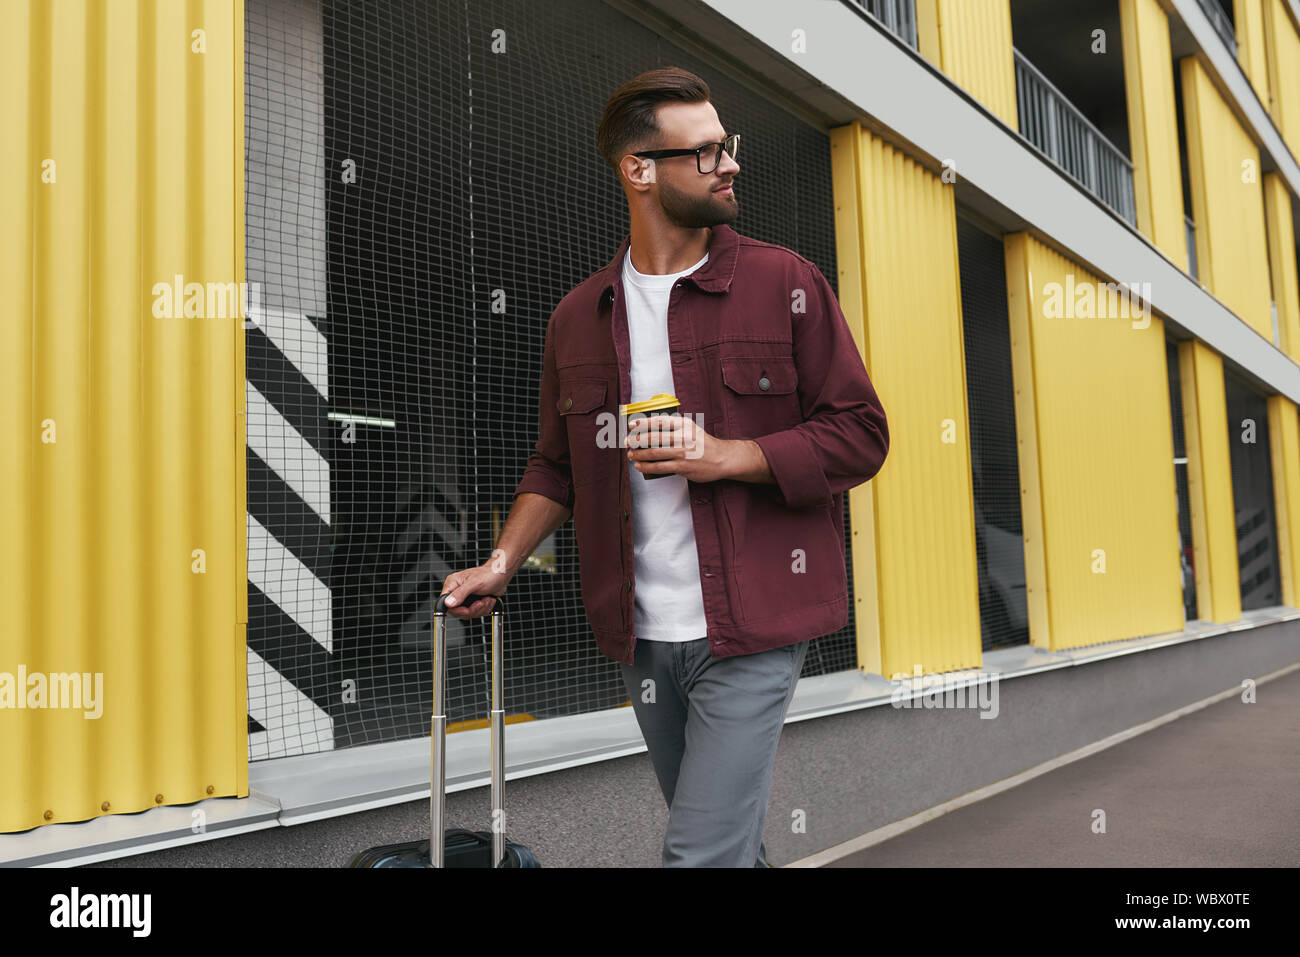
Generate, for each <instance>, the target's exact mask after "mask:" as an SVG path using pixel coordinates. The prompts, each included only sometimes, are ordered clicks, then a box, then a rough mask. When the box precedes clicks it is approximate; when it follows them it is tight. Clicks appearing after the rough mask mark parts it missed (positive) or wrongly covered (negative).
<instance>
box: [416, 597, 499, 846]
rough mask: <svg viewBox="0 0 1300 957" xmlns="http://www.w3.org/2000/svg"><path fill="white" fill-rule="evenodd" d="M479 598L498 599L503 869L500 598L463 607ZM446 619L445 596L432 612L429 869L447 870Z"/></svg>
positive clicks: (495, 652) (495, 832)
mask: <svg viewBox="0 0 1300 957" xmlns="http://www.w3.org/2000/svg"><path fill="white" fill-rule="evenodd" d="M480 598H495V599H496V604H495V605H493V607H492V710H491V726H492V740H491V744H492V809H493V810H492V860H493V861H494V862H495V864H494V865H493V866H494V867H500V866H501V862H502V861H503V860H504V859H505V854H506V831H505V806H506V795H505V776H506V774H505V771H506V765H505V710H504V709H503V708H502V706H501V630H502V625H501V617H502V616H501V612H502V608H503V607H504V605H505V599H504V598H502V596H500V595H470V596H469V598H467V599H466V601H465V604H466V605H471V604H473V603H474V602H475V601H477V600H478V599H480ZM446 618H447V593H446V592H444V593H442V594H441V595H439V596H438V600H437V602H436V603H435V604H434V607H433V715H432V721H431V723H430V728H429V752H430V753H429V863H430V864H431V865H432V866H433V867H443V866H444V864H445V861H444V857H445V853H446V797H447V713H446V710H445V708H444V706H443V687H444V684H445V681H446V675H447V649H446V642H445V641H444V640H443V637H444V636H443V632H444V629H445V627H446Z"/></svg>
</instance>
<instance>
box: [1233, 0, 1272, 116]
mask: <svg viewBox="0 0 1300 957" xmlns="http://www.w3.org/2000/svg"><path fill="white" fill-rule="evenodd" d="M1265 2H1267V0H1232V20H1233V23H1234V24H1235V25H1236V28H1237V62H1239V63H1240V64H1241V69H1242V71H1243V72H1245V74H1246V78H1247V79H1248V80H1250V85H1251V86H1253V87H1254V88H1255V95H1256V96H1258V97H1259V101H1260V102H1261V103H1263V104H1264V106H1265V107H1267V106H1268V102H1269V100H1268V60H1267V55H1266V54H1265V52H1264V3H1265Z"/></svg>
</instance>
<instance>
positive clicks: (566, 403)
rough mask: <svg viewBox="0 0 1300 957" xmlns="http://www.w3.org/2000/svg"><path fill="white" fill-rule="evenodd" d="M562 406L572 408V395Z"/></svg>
mask: <svg viewBox="0 0 1300 957" xmlns="http://www.w3.org/2000/svg"><path fill="white" fill-rule="evenodd" d="M763 388H767V386H764V387H763ZM564 407H565V408H566V409H572V408H573V397H572V396H570V397H569V398H567V399H565V400H564Z"/></svg>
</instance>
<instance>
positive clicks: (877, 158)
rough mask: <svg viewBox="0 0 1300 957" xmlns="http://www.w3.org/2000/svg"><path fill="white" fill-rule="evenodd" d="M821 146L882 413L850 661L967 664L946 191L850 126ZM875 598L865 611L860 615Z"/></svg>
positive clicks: (968, 573) (966, 566)
mask: <svg viewBox="0 0 1300 957" xmlns="http://www.w3.org/2000/svg"><path fill="white" fill-rule="evenodd" d="M832 144H833V145H832V159H833V163H834V165H833V168H832V169H833V173H834V185H835V203H836V253H837V257H838V260H839V263H840V268H841V270H842V271H841V274H840V276H841V287H840V289H841V293H840V295H841V299H840V301H841V304H842V305H843V307H844V309H845V314H846V316H847V315H848V313H849V310H850V309H852V310H853V311H854V312H855V314H856V315H855V318H854V319H853V320H852V322H853V323H854V324H855V325H857V324H858V323H859V322H860V323H861V330H862V331H861V333H860V335H861V338H860V339H859V342H860V343H862V344H863V347H864V360H865V361H866V362H867V365H868V369H869V371H870V373H871V379H872V382H873V383H874V384H875V387H876V390H877V392H878V393H879V395H880V400H881V403H882V404H883V405H884V408H885V412H886V413H887V414H888V416H889V436H890V444H889V457H888V459H886V461H885V465H884V467H883V468H882V469H881V471H880V473H879V474H878V475H877V476H876V477H875V478H874V479H873V480H872V481H871V482H870V483H868V487H867V488H863V487H859V488H858V489H854V490H853V491H852V492H851V493H850V501H851V504H852V507H853V518H854V524H855V530H856V529H857V528H859V527H866V528H869V529H870V530H871V535H872V541H871V542H869V543H867V544H869V545H871V546H873V547H871V548H866V547H861V548H860V547H859V546H860V545H861V544H863V543H862V540H861V539H860V538H855V539H854V550H853V559H854V582H855V588H857V589H858V597H859V598H860V599H865V600H864V601H859V603H858V605H857V609H858V628H859V662H858V663H859V667H861V668H862V669H863V670H864V671H868V672H871V673H877V674H883V675H885V676H886V677H889V676H892V675H895V674H899V673H902V674H906V675H911V674H912V673H913V668H914V666H919V667H920V669H921V671H922V672H924V673H931V672H942V671H951V670H954V669H957V668H973V667H978V666H979V663H980V623H979V593H978V578H977V575H976V557H975V518H974V510H973V507H972V490H971V479H970V440H969V429H968V425H967V421H968V420H967V411H966V367H965V361H964V359H963V347H962V331H961V287H960V282H959V279H958V275H957V220H956V208H955V205H954V202H953V196H952V190H951V189H950V188H949V187H948V186H946V185H945V184H944V183H943V182H942V181H941V180H940V179H939V177H938V176H937V175H936V174H934V173H932V172H930V171H929V170H927V169H925V168H924V167H922V166H920V165H919V164H918V163H916V161H915V160H913V159H912V158H911V157H909V156H907V155H906V154H904V153H902V152H900V151H899V150H897V149H895V148H894V147H893V146H891V145H890V144H888V143H886V142H885V141H884V140H882V139H880V138H879V137H877V136H875V135H874V134H872V133H870V132H867V131H864V130H862V129H861V128H860V127H859V126H858V124H856V123H855V124H853V125H852V126H850V127H843V128H840V129H839V130H837V131H835V133H834V138H833V140H832ZM858 316H860V318H858ZM855 334H858V330H857V329H855ZM868 346H869V351H868V350H867V348H866V347H868ZM868 489H869V491H868ZM860 521H861V523H862V524H861V526H859V522H860ZM872 563H874V568H872V567H870V565H871V564H872ZM864 585H865V586H866V587H864ZM873 590H874V596H875V605H876V606H875V608H874V609H873V608H870V607H864V605H865V604H866V601H869V600H870V595H871V592H872V591H873Z"/></svg>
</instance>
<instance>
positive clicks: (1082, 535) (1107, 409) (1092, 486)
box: [1004, 233, 1183, 650]
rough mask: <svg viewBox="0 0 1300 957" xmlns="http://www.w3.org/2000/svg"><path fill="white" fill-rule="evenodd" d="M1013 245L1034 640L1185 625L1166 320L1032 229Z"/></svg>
mask: <svg viewBox="0 0 1300 957" xmlns="http://www.w3.org/2000/svg"><path fill="white" fill-rule="evenodd" d="M1004 245H1005V248H1006V263H1007V266H1006V271H1007V294H1008V307H1009V309H1010V312H1011V351H1012V367H1013V372H1014V375H1015V382H1016V434H1017V437H1018V442H1019V446H1020V451H1021V455H1020V462H1019V466H1020V484H1021V488H1022V490H1023V491H1022V497H1021V521H1022V524H1023V528H1024V534H1025V576H1026V591H1027V597H1028V600H1029V612H1030V615H1029V628H1030V632H1029V636H1030V642H1031V643H1032V644H1033V645H1035V646H1037V647H1040V648H1045V649H1050V650H1059V649H1063V648H1077V647H1079V646H1082V645H1091V644H1096V643H1098V642H1105V641H1117V640H1120V639H1124V638H1133V637H1136V636H1139V635H1150V634H1158V633H1160V632H1166V631H1177V630H1178V629H1180V628H1182V625H1183V613H1182V581H1181V570H1180V566H1179V561H1178V498H1177V488H1176V486H1175V483H1174V465H1173V457H1174V448H1173V432H1172V421H1171V418H1170V403H1169V389H1168V376H1167V373H1166V369H1165V344H1164V343H1165V340H1164V328H1163V323H1162V322H1161V321H1160V319H1159V318H1158V317H1155V316H1152V315H1151V314H1150V311H1149V309H1148V310H1147V311H1146V312H1145V314H1144V315H1138V314H1137V313H1136V310H1135V309H1134V308H1133V307H1132V306H1130V305H1129V304H1128V303H1127V301H1126V300H1123V301H1121V297H1118V296H1116V294H1115V290H1114V288H1113V286H1107V284H1105V283H1103V282H1102V281H1100V280H1099V279H1098V278H1097V277H1095V276H1093V275H1092V274H1091V273H1089V272H1088V271H1086V270H1084V269H1082V268H1080V267H1079V266H1077V265H1075V264H1074V263H1072V262H1070V261H1069V260H1067V259H1066V258H1065V257H1063V256H1061V255H1060V254H1059V253H1057V252H1055V251H1054V250H1052V249H1050V248H1048V247H1047V246H1045V245H1044V244H1042V243H1041V242H1039V241H1037V240H1036V239H1034V238H1033V237H1031V236H1029V235H1028V234H1025V233H1017V234H1015V235H1012V236H1008V237H1007V238H1006V240H1005V243H1004ZM1121 386H1122V387H1121Z"/></svg>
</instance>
